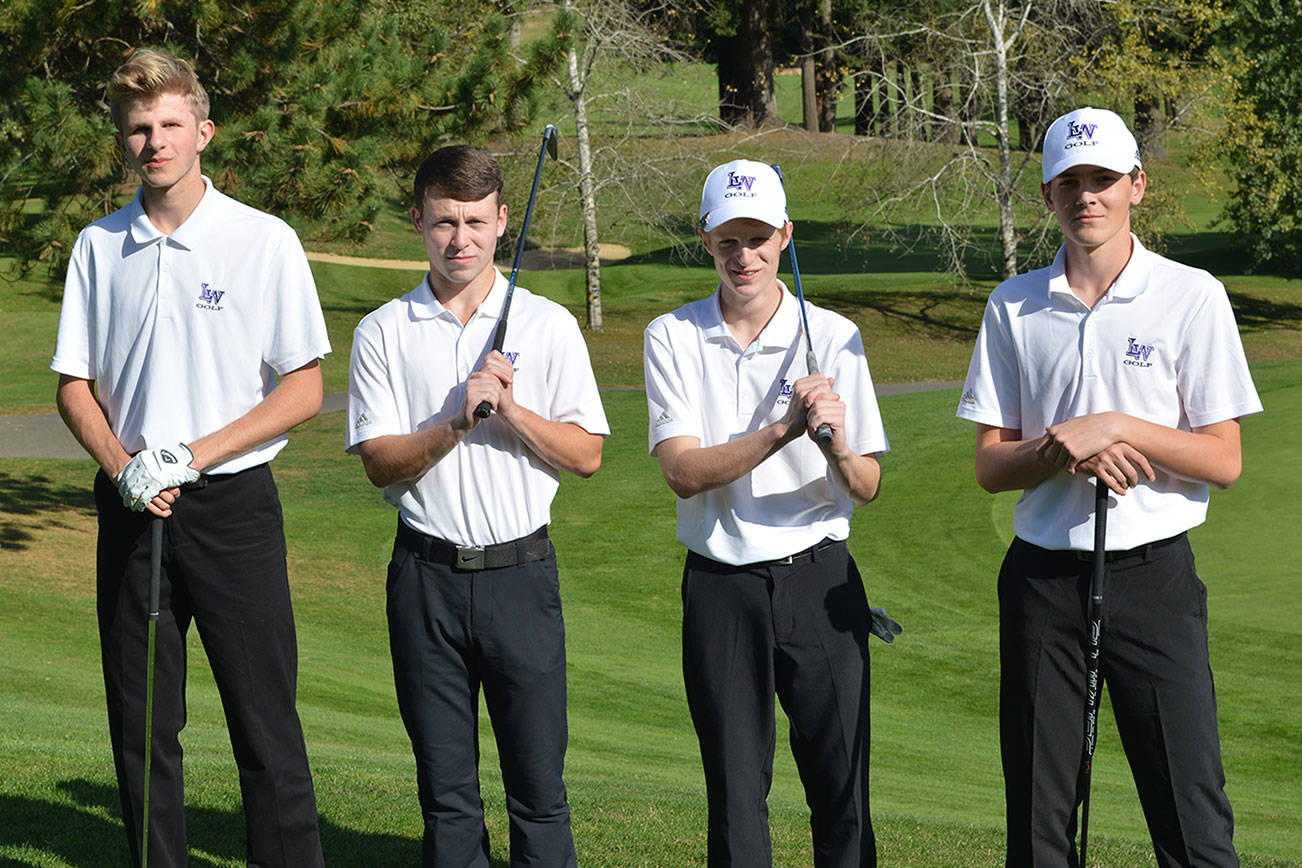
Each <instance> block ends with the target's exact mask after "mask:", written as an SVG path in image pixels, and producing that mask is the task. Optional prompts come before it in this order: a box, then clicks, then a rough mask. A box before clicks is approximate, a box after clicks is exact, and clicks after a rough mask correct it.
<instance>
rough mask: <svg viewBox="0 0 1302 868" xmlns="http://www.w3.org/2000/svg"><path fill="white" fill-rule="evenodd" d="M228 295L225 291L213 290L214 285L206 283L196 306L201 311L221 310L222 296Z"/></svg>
mask: <svg viewBox="0 0 1302 868" xmlns="http://www.w3.org/2000/svg"><path fill="white" fill-rule="evenodd" d="M225 294H226V290H224V289H213V288H212V284H208V283H205V284H203V288H202V289H201V290H200V291H199V300H198V301H196V302H195V303H194V306H195V307H197V308H199V310H221V309H222V296H223V295H225Z"/></svg>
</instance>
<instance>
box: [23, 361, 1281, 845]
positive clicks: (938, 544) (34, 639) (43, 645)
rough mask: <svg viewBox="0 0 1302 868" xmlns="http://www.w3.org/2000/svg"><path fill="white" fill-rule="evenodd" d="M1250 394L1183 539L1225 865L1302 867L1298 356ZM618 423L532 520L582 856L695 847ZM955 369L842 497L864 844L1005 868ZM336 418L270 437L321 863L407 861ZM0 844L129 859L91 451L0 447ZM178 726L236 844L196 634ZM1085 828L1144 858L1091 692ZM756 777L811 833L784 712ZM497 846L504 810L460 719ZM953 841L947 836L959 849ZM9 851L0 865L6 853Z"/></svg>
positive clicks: (675, 550)
mask: <svg viewBox="0 0 1302 868" xmlns="http://www.w3.org/2000/svg"><path fill="white" fill-rule="evenodd" d="M1255 374H1256V377H1257V379H1258V382H1259V384H1260V386H1261V390H1262V393H1263V399H1264V401H1265V403H1266V407H1267V412H1266V413H1265V414H1263V415H1261V416H1259V417H1253V418H1252V419H1249V420H1248V421H1247V422H1246V423H1245V426H1244V440H1245V456H1246V457H1245V469H1244V475H1243V478H1242V480H1241V481H1240V482H1239V483H1238V484H1236V485H1235V486H1234V487H1233V488H1231V489H1230V490H1229V491H1226V492H1218V493H1217V494H1216V495H1215V497H1214V498H1213V506H1212V511H1211V521H1210V523H1209V524H1208V525H1207V526H1205V527H1203V528H1200V529H1198V530H1197V531H1196V532H1195V534H1194V544H1195V549H1196V550H1197V552H1198V555H1199V567H1200V572H1201V574H1202V576H1203V578H1204V580H1205V581H1206V583H1207V585H1208V587H1209V593H1210V600H1211V602H1210V609H1211V642H1212V655H1213V662H1214V666H1215V669H1216V674H1217V687H1218V692H1219V695H1220V703H1221V706H1220V710H1221V720H1222V730H1223V742H1224V751H1225V764H1226V769H1227V775H1228V779H1229V784H1228V790H1229V793H1230V796H1231V798H1232V799H1233V801H1234V805H1235V809H1236V818H1237V828H1238V837H1237V840H1238V843H1239V846H1240V848H1241V851H1242V853H1243V857H1244V864H1245V865H1258V866H1265V865H1272V866H1283V865H1302V862H1299V861H1298V860H1297V858H1296V832H1297V829H1298V828H1299V824H1300V823H1302V808H1300V807H1299V806H1300V805H1302V761H1299V760H1298V759H1297V757H1296V751H1295V747H1296V745H1297V743H1298V742H1299V739H1302V725H1300V724H1299V721H1298V719H1297V716H1296V714H1295V713H1294V705H1295V699H1296V696H1297V695H1298V689H1299V687H1302V683H1300V681H1302V679H1300V677H1299V675H1298V673H1299V672H1302V641H1299V639H1300V638H1302V637H1300V636H1299V633H1302V628H1300V627H1299V626H1298V625H1299V624H1302V603H1299V602H1298V598H1297V595H1296V594H1293V593H1291V591H1292V585H1293V583H1294V579H1295V575H1294V574H1295V564H1296V563H1297V561H1298V557H1299V555H1302V552H1299V546H1298V543H1297V542H1296V540H1295V538H1293V537H1291V536H1290V535H1288V534H1284V533H1276V532H1270V531H1268V530H1267V529H1268V528H1274V527H1276V525H1277V524H1278V519H1279V516H1280V515H1286V514H1288V511H1289V510H1290V509H1291V507H1290V504H1292V503H1293V502H1294V499H1295V498H1294V496H1293V493H1294V492H1295V491H1296V490H1297V487H1298V485H1299V484H1302V479H1300V478H1299V476H1300V475H1302V474H1300V473H1299V470H1298V465H1297V462H1296V461H1293V460H1291V455H1290V451H1291V450H1290V449H1289V444H1290V443H1291V438H1292V434H1291V432H1294V431H1296V429H1297V427H1298V425H1299V424H1302V386H1299V385H1297V383H1298V381H1299V375H1302V363H1298V362H1288V363H1276V364H1267V365H1260V366H1257V368H1256V369H1255ZM604 400H605V403H606V407H607V411H608V413H609V415H610V418H611V422H612V428H613V430H614V434H613V436H612V437H611V438H610V439H609V441H608V444H607V447H606V453H605V462H604V465H603V468H602V470H601V471H600V472H599V473H598V474H597V475H596V476H594V477H593V478H592V479H590V480H579V479H574V478H566V479H565V481H564V483H563V484H562V486H561V491H560V494H559V496H558V498H557V501H556V504H555V509H554V516H555V523H554V526H553V534H554V536H555V539H556V543H557V548H558V551H559V553H560V561H561V570H562V586H563V593H564V597H565V606H566V620H567V626H568V631H569V646H568V647H569V659H570V690H571V695H570V714H571V731H572V737H571V748H570V754H569V761H568V767H567V768H568V770H567V781H568V783H569V788H570V792H571V798H572V802H573V807H574V822H575V834H576V840H577V846H578V849H579V857H580V860H581V861H582V862H584V863H585V864H591V865H609V866H625V865H646V866H663V865H695V864H703V861H704V858H703V857H704V829H703V813H704V793H703V784H702V781H701V775H700V769H699V760H698V758H697V754H696V745H695V739H694V736H693V734H692V732H691V725H690V722H689V720H688V716H687V709H686V705H685V701H684V699H683V694H682V687H681V675H680V673H679V649H678V627H679V617H680V614H679V598H678V580H679V575H680V573H681V563H682V549H681V547H680V546H679V545H678V544H677V543H676V542H675V541H674V538H673V536H674V520H673V498H672V496H671V494H670V492H669V491H668V489H667V487H666V486H665V485H664V483H663V482H662V481H661V480H660V477H659V471H658V468H657V466H656V464H655V462H654V461H653V460H652V459H650V458H648V457H647V456H646V454H645V453H646V449H645V407H644V403H643V399H642V397H641V395H640V394H638V393H636V392H618V391H617V392H608V393H607V394H606V395H605V396H604ZM955 401H956V395H955V394H954V393H953V392H952V391H944V392H932V393H924V394H916V395H907V396H900V397H895V398H886V399H883V401H882V410H883V415H884V417H885V421H886V425H887V430H888V433H889V434H890V436H891V439H892V444H893V446H894V451H893V452H892V453H891V454H890V455H889V456H888V457H887V458H886V459H885V462H884V463H885V472H886V477H885V485H884V489H883V494H882V497H881V499H880V500H879V501H878V502H877V503H874V504H872V505H870V506H869V507H866V508H864V509H861V510H860V511H859V512H858V513H857V514H856V517H855V527H854V531H853V534H852V537H851V540H852V550H853V552H854V553H855V556H856V558H857V559H858V561H859V563H860V565H861V568H862V570H863V573H864V576H865V580H866V582H867V585H868V588H869V595H870V598H871V599H872V600H873V601H874V602H875V603H878V604H882V605H886V606H887V607H888V608H889V609H890V611H891V613H892V614H893V615H894V616H896V617H897V618H898V619H899V620H900V621H901V622H903V624H904V626H905V631H906V632H905V634H904V635H903V636H902V637H901V638H900V640H899V641H898V642H897V643H896V644H895V645H893V646H889V647H888V646H886V645H883V644H881V643H878V642H874V643H873V646H872V652H873V662H874V667H873V675H874V678H873V772H872V774H873V782H872V792H873V806H874V812H875V818H876V822H877V826H878V833H879V836H880V839H881V847H882V863H883V864H884V865H918V866H931V865H935V866H950V865H955V864H960V863H961V864H964V865H992V866H993V865H998V864H1001V861H1002V852H1001V846H1002V844H1001V842H1002V825H1001V816H1002V813H1001V812H1002V789H1001V782H1000V775H999V766H998V744H997V738H996V717H995V713H994V709H995V701H996V695H997V678H998V660H997V648H996V643H995V630H996V612H995V600H994V575H995V572H996V570H997V565H998V561H999V558H1000V557H1001V555H1002V550H1003V547H1004V545H1005V538H1004V535H1003V532H1002V531H1001V527H1002V526H1004V525H1005V522H1004V521H1003V515H1002V513H1003V511H1004V510H1005V509H1006V503H1005V502H1003V501H1001V500H1000V499H997V498H991V497H989V496H987V495H985V494H984V493H983V492H981V491H980V489H979V488H978V487H977V486H976V485H975V483H974V482H973V481H972V478H971V470H970V465H971V444H972V431H971V429H970V426H969V425H967V424H966V423H963V422H961V421H958V420H956V419H954V418H953V409H954V405H955ZM341 426H342V418H341V414H338V413H335V414H331V415H328V416H324V417H321V418H318V419H317V420H314V421H313V422H311V423H309V424H308V425H306V426H304V427H303V429H301V430H300V431H298V432H296V434H295V435H294V437H293V439H292V441H291V445H290V447H289V449H287V450H286V451H285V453H284V454H283V455H282V456H281V457H280V458H279V459H278V460H277V475H278V479H279V482H280V486H281V490H282V496H283V500H284V504H285V510H286V521H287V528H288V535H289V540H290V549H291V576H292V580H293V583H294V588H295V606H296V612H297V618H298V624H299V634H300V636H299V638H300V645H301V677H300V710H301V713H302V717H303V721H304V727H305V730H306V733H307V739H308V746H309V751H310V753H311V758H312V763H313V768H314V771H315V776H316V781H317V786H318V800H319V804H320V811H321V816H322V821H323V824H324V825H323V828H324V837H325V844H326V847H327V858H328V859H329V861H330V863H331V864H337V865H372V864H386V865H387V864H404V863H410V862H411V861H414V859H415V858H416V852H417V843H416V842H417V838H418V835H419V827H418V823H417V816H416V808H415V793H414V782H413V778H412V768H411V766H412V763H411V759H410V753H409V748H408V745H407V742H406V738H405V735H404V733H403V732H402V728H401V725H400V723H399V721H398V718H397V713H396V707H395V704H394V699H393V690H392V686H391V683H390V681H389V672H390V669H389V661H388V650H387V639H386V633H385V627H384V621H383V585H384V582H383V570H384V564H385V562H386V559H387V553H388V548H389V546H390V544H391V541H392V530H393V523H394V515H393V511H392V509H391V508H389V507H388V506H387V505H385V504H384V503H383V502H382V501H381V499H380V498H379V496H378V493H377V492H375V491H374V490H373V489H371V488H370V487H369V486H368V485H367V484H366V483H365V480H364V477H363V475H362V472H361V469H360V466H359V465H358V463H357V460H356V459H355V458H353V457H351V456H347V455H344V454H343V452H342V450H341V448H340V443H341V437H340V432H341ZM0 468H2V469H0V492H2V493H0V543H3V548H0V697H3V701H0V806H3V807H5V808H6V809H7V810H6V812H5V817H6V822H5V823H4V824H0V864H15V865H78V866H100V865H104V866H110V865H119V864H123V858H122V855H121V849H122V845H121V840H120V831H119V829H118V826H117V820H116V816H117V812H116V794H115V792H114V789H113V778H112V771H111V763H110V762H109V752H108V744H107V734H106V729H105V726H104V711H103V698H102V688H101V686H100V678H99V670H98V662H97V646H96V640H95V627H94V604H93V591H92V587H91V586H92V579H91V575H92V572H93V565H92V555H91V550H92V548H93V539H94V528H93V525H94V519H93V507H92V506H91V504H90V502H89V496H88V483H89V477H90V472H91V465H90V463H89V462H86V461H53V460H41V461H38V460H10V461H6V462H4V464H3V465H0ZM191 646H192V647H191V652H192V653H191V682H190V690H189V699H190V710H191V720H190V725H189V727H188V728H187V730H186V732H185V736H184V742H185V747H186V750H187V760H188V765H189V773H188V775H187V781H188V803H189V807H190V813H191V818H192V819H191V840H192V842H193V846H194V847H195V848H196V851H195V856H194V861H195V864H200V865H222V866H225V865H237V864H242V846H243V845H242V821H241V819H240V815H239V811H238V794H237V790H236V789H235V783H234V779H235V774H234V768H233V764H232V762H231V760H230V757H229V746H228V744H227V742H226V735H225V730H224V726H223V723H222V718H221V712H220V706H219V703H218V701H217V697H216V692H215V689H214V687H213V685H212V681H211V676H210V675H209V674H208V672H207V665H206V662H205V660H204V657H203V654H202V651H201V648H200V647H199V645H198V642H197V638H195V637H193V636H192V639H191ZM1102 733H1103V735H1102V743H1101V746H1100V748H1099V753H1098V758H1097V761H1096V771H1095V776H1094V797H1093V801H1092V808H1093V811H1092V812H1093V817H1092V819H1091V828H1092V830H1093V834H1092V836H1091V838H1092V840H1093V841H1094V843H1095V846H1096V847H1097V849H1096V850H1095V853H1096V855H1097V856H1098V859H1099V862H1098V863H1096V864H1101V865H1143V864H1151V857H1150V856H1148V855H1147V850H1148V845H1147V843H1146V836H1145V833H1144V829H1143V824H1142V819H1141V818H1140V814H1139V809H1138V805H1137V802H1136V799H1135V797H1134V795H1133V785H1132V784H1131V782H1130V778H1129V773H1128V771H1127V767H1126V764H1125V761H1124V758H1123V757H1122V755H1121V754H1120V751H1119V747H1118V744H1117V738H1116V733H1115V728H1114V726H1113V725H1112V723H1111V719H1110V716H1109V715H1108V714H1107V713H1106V712H1105V717H1104V724H1103V729H1102ZM778 744H779V745H780V750H779V752H778V758H777V764H776V771H775V782H774V788H773V795H772V798H771V808H772V822H773V827H774V846H775V852H776V854H777V856H776V862H777V864H781V865H807V864H810V859H811V856H810V854H809V845H808V826H807V817H806V812H805V808H804V802H803V796H802V794H801V792H800V788H799V785H798V782H797V778H796V773H795V769H794V766H793V764H792V762H791V760H790V758H789V756H787V755H786V752H785V740H784V734H783V733H781V732H780V733H779V739H778ZM483 748H484V756H483V764H482V769H481V773H482V777H483V781H484V790H485V799H486V802H487V804H488V811H489V823H490V830H491V832H492V834H493V838H494V841H495V849H494V853H495V854H496V855H497V856H498V857H499V858H504V857H505V850H504V844H505V840H506V820H505V809H504V806H503V798H502V795H501V788H500V784H499V783H498V775H497V772H496V763H497V756H496V750H495V747H494V744H493V741H492V739H491V736H490V735H489V731H488V729H487V721H486V719H485V723H484V729H483ZM960 854H962V855H960ZM6 860H8V861H6Z"/></svg>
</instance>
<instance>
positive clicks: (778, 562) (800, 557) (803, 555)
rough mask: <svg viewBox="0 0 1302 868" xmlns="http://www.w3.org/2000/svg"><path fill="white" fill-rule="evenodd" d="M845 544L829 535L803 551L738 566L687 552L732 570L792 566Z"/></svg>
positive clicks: (726, 569) (725, 569)
mask: <svg viewBox="0 0 1302 868" xmlns="http://www.w3.org/2000/svg"><path fill="white" fill-rule="evenodd" d="M844 544H845V540H839V539H831V538H830V537H829V538H827V539H824V540H820V541H819V542H816V543H814V544H813V545H812V546H810V547H809V548H807V549H804V550H803V551H798V552H796V553H795V554H794V555H787V556H786V557H785V558H776V559H774V560H771V561H755V562H754V563H749V564H740V565H736V566H734V565H733V564H725V563H724V562H723V561H716V560H715V559H714V558H710V557H706V556H705V555H702V554H698V553H696V552H694V551H692V550H691V549H688V550H687V553H688V554H689V555H691V556H693V557H698V558H700V559H701V560H703V561H708V562H709V563H711V564H718V565H719V567H721V568H722V569H723V570H724V571H732V570H749V569H757V568H761V567H785V566H790V565H791V564H798V563H800V562H801V561H804V560H810V559H812V558H813V557H814V556H815V555H817V554H818V553H819V552H822V551H825V550H826V549H830V548H831V547H832V546H835V545H844Z"/></svg>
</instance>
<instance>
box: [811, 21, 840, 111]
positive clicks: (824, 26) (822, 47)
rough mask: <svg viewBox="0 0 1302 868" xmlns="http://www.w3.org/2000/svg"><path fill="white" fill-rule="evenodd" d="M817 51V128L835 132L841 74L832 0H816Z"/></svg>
mask: <svg viewBox="0 0 1302 868" xmlns="http://www.w3.org/2000/svg"><path fill="white" fill-rule="evenodd" d="M814 40H815V47H816V48H817V49H818V53H817V58H818V61H817V64H816V65H817V70H818V73H817V76H816V78H817V81H818V129H819V131H820V132H824V133H834V132H836V103H837V99H838V97H839V96H840V90H841V75H840V72H839V70H838V69H837V63H836V48H835V46H836V31H835V29H834V28H833V26H832V0H818V29H817V30H815V31H814Z"/></svg>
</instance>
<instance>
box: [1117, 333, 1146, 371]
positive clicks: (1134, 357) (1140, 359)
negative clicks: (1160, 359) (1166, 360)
mask: <svg viewBox="0 0 1302 868" xmlns="http://www.w3.org/2000/svg"><path fill="white" fill-rule="evenodd" d="M1127 340H1128V341H1129V342H1130V343H1129V345H1128V346H1127V347H1126V358H1124V359H1122V360H1121V362H1122V364H1126V365H1130V366H1131V367H1132V368H1151V367H1153V363H1152V362H1150V361H1149V360H1148V357H1149V356H1150V355H1151V354H1152V352H1153V345H1152V344H1141V343H1140V342H1139V341H1137V340H1135V339H1134V338H1128V339H1127Z"/></svg>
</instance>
